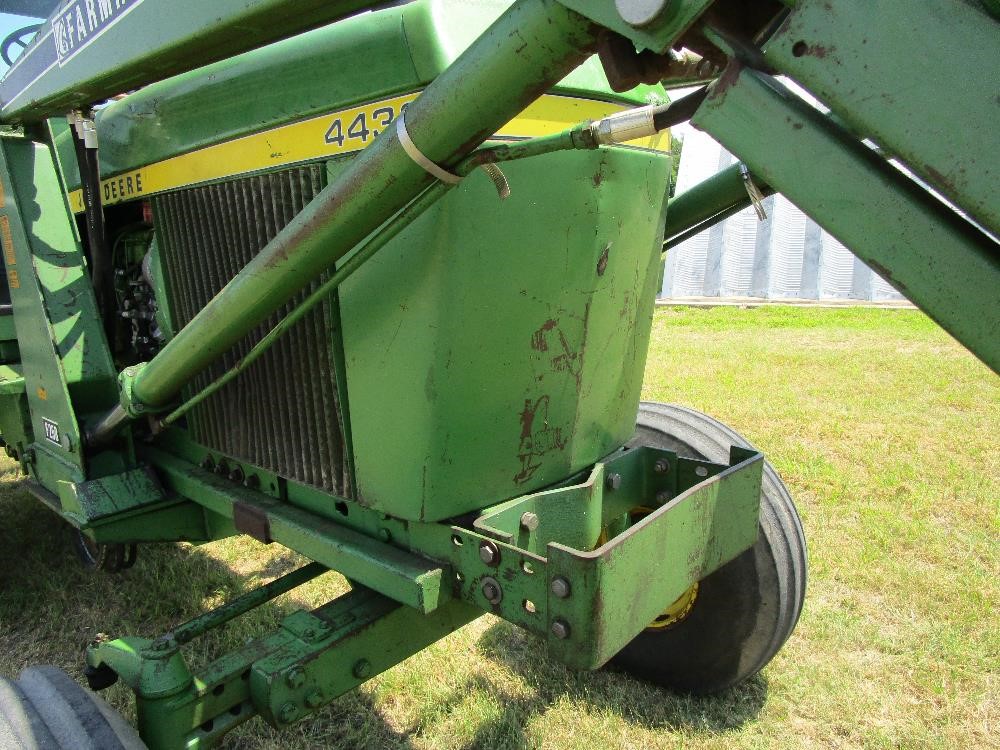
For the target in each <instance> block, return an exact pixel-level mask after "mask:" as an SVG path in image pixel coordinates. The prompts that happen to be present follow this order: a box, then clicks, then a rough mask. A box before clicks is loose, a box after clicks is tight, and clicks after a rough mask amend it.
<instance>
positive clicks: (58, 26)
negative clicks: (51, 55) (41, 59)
mask: <svg viewBox="0 0 1000 750" xmlns="http://www.w3.org/2000/svg"><path fill="white" fill-rule="evenodd" d="M52 33H53V35H54V36H55V38H56V52H58V53H59V56H60V57H62V56H63V55H65V54H66V27H65V25H64V24H63V20H62V19H61V18H55V19H53V20H52Z"/></svg>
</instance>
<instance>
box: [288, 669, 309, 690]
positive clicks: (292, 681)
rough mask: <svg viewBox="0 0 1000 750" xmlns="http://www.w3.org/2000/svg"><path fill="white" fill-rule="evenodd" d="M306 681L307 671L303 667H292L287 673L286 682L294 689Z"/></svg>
mask: <svg viewBox="0 0 1000 750" xmlns="http://www.w3.org/2000/svg"><path fill="white" fill-rule="evenodd" d="M305 681H306V673H305V672H303V671H302V668H301V667H292V668H291V669H289V670H288V672H287V673H286V674H285V683H286V684H287V685H288V687H290V688H291V689H292V690H297V689H298V688H300V687H302V686H303V685H304V684H305Z"/></svg>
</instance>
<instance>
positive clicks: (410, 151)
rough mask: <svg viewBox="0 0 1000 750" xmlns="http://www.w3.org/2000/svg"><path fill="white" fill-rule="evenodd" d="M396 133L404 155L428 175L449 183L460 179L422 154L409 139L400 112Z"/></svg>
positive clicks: (451, 183)
mask: <svg viewBox="0 0 1000 750" xmlns="http://www.w3.org/2000/svg"><path fill="white" fill-rule="evenodd" d="M396 135H397V136H399V143H400V145H402V147H403V150H404V151H405V152H406V155H407V156H409V157H410V158H411V159H413V161H414V162H415V163H416V164H417V166H418V167H420V168H421V169H423V170H424V171H425V172H427V173H428V174H429V175H431V176H432V177H436V178H437V179H439V180H441V182H446V183H448V184H449V185H457V184H458V183H459V182H461V181H462V178H461V177H459V176H458V175H457V174H454V173H452V172H449V171H448V170H447V169H443V168H442V167H440V166H438V165H437V164H435V163H434V162H432V161H431V160H430V159H428V158H427V157H426V156H424V155H423V153H422V152H421V151H420V149H419V148H417V145H416V144H415V143H414V142H413V141H412V140H411V139H410V134H409V133H407V132H406V125H405V124H404V122H403V113H402V112H400V113H399V117H397V118H396Z"/></svg>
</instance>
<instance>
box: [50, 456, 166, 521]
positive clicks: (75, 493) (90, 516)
mask: <svg viewBox="0 0 1000 750" xmlns="http://www.w3.org/2000/svg"><path fill="white" fill-rule="evenodd" d="M58 494H59V499H60V501H61V503H62V510H63V515H64V516H65V517H66V518H67V519H69V520H71V521H72V522H73V523H74V524H75V525H78V526H87V525H89V524H91V523H93V522H95V521H100V520H102V519H106V518H109V517H111V516H116V515H119V514H121V513H125V512H127V511H130V510H133V509H135V508H139V507H142V506H144V505H148V504H154V503H159V502H160V501H162V500H163V499H165V498H166V494H165V493H164V491H163V487H161V486H160V483H159V482H158V481H157V479H156V476H155V475H154V474H152V473H151V472H150V471H149V470H148V469H132V470H131V471H127V472H123V473H121V474H113V475H110V476H106V477H101V478H100V479H91V480H89V481H86V482H79V483H73V482H60V484H59V493H58Z"/></svg>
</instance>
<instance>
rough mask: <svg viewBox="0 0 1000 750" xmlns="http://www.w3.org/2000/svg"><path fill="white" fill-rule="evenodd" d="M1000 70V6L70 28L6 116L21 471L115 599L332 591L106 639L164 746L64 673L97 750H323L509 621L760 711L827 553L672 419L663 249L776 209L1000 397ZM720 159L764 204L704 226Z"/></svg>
mask: <svg viewBox="0 0 1000 750" xmlns="http://www.w3.org/2000/svg"><path fill="white" fill-rule="evenodd" d="M0 6H2V4H0ZM998 42H1000V7H998V5H997V3H996V2H995V0H984V1H983V2H977V1H975V0H962V1H961V2H957V1H956V0H886V1H885V2H881V3H878V4H874V5H873V4H872V3H867V2H862V1H861V0H796V1H795V2H792V1H791V0H786V2H779V1H778V0H755V2H750V3H741V2H730V1H729V0H616V2H614V3H612V2H610V0H515V1H514V2H509V0H495V2H494V1H492V0H491V1H490V2H482V3H479V2H477V3H465V2H459V1H458V0H413V1H412V2H407V3H396V4H392V5H390V6H388V7H384V6H378V7H369V6H368V5H367V4H365V3H361V2H353V1H346V0H344V1H338V2H318V1H317V0H256V1H255V2H246V0H218V1H217V2H213V3H204V2H194V0H177V1H176V2H171V3H166V2H162V1H161V0H94V1H93V2H92V1H91V0H64V1H63V2H61V3H58V4H57V5H56V7H55V9H54V10H53V12H52V14H51V15H50V16H49V18H48V20H47V21H46V22H45V23H44V24H43V25H42V26H41V27H40V30H39V31H38V33H37V34H36V36H35V38H34V41H33V42H32V43H31V45H30V46H28V47H27V49H26V50H25V51H24V52H23V54H22V55H21V56H20V57H19V58H18V59H17V60H16V61H15V64H14V65H13V67H12V68H11V69H10V71H9V72H8V73H7V74H6V76H5V77H4V79H3V80H2V81H0V121H2V122H3V124H4V132H3V133H2V134H0V245H2V255H3V264H4V272H5V276H4V282H5V283H4V285H3V289H0V292H3V293H4V296H3V299H0V438H2V442H3V445H4V446H5V447H6V450H7V453H8V455H10V456H12V457H13V458H14V459H16V460H17V461H18V462H19V464H20V466H21V469H22V471H23V472H24V473H25V474H26V476H27V484H28V487H29V488H30V490H31V492H32V494H33V495H34V496H35V497H37V498H38V499H39V500H40V501H41V502H43V503H44V504H46V505H47V506H48V507H49V508H51V509H52V510H53V511H54V512H56V513H57V514H59V515H60V516H61V517H62V518H64V519H65V520H66V521H67V522H68V523H69V524H71V525H72V526H73V527H74V529H75V533H76V534H77V537H78V545H77V546H78V547H79V550H80V552H81V555H82V557H83V558H84V561H85V562H86V563H87V564H89V565H91V566H92V567H96V568H100V569H104V570H106V571H109V572H113V571H119V570H122V569H123V568H127V567H128V566H129V565H130V564H131V563H132V562H134V560H135V555H136V549H137V545H141V544H145V543H153V542H174V541H181V540H183V541H190V542H195V543H204V542H210V541H213V540H217V539H221V538H224V537H228V536H232V535H236V534H244V535H247V536H250V537H252V538H254V539H256V540H258V541H260V542H263V543H267V544H271V543H277V544H280V545H283V546H285V547H287V548H289V549H291V550H294V551H295V552H298V553H300V554H302V555H304V556H305V557H307V558H309V559H310V560H311V561H312V562H310V563H309V564H307V565H306V566H304V567H303V568H301V569H299V570H297V571H294V572H292V573H290V574H288V575H286V576H284V577H281V578H278V579H276V580H274V581H272V582H270V583H268V584H266V585H264V586H262V587H261V588H259V589H256V590H254V591H251V592H250V593H248V594H246V595H244V596H243V597H240V598H238V599H235V600H233V601H231V602H229V603H227V604H226V605H224V606H222V607H220V608H218V609H216V610H212V611H210V612H207V613H191V614H192V615H194V618H193V619H191V620H189V621H188V622H186V623H184V624H179V625H178V626H177V627H176V628H174V629H173V630H172V631H171V632H169V633H164V634H146V636H145V637H137V636H131V635H127V634H121V635H120V637H116V638H101V639H99V640H97V641H95V642H94V643H92V644H91V645H90V647H89V648H88V650H87V656H86V661H87V668H86V675H87V678H88V681H89V683H90V687H91V688H93V689H95V690H100V689H103V688H105V687H108V686H109V685H111V684H113V683H114V682H116V681H119V680H121V681H122V682H124V683H125V684H127V685H128V686H129V687H130V688H131V689H132V690H133V691H134V692H135V695H136V701H137V719H138V725H137V727H136V728H135V729H133V728H131V727H129V726H128V725H127V724H125V723H124V722H123V721H121V720H120V718H117V717H113V718H110V719H109V718H108V716H109V715H110V710H109V709H108V708H107V707H106V706H105V705H104V704H103V703H102V702H101V701H100V699H99V698H98V697H96V696H95V695H93V694H91V693H89V692H84V691H83V690H82V688H80V687H79V686H75V683H72V682H71V681H69V680H68V679H64V678H65V675H63V676H61V677H60V676H59V675H55V674H53V673H51V672H45V671H43V670H36V671H34V672H32V671H31V670H28V672H26V673H25V675H24V676H22V678H21V681H22V682H25V681H32V680H33V681H34V683H32V684H35V683H39V682H41V683H44V684H45V685H46V686H47V687H46V690H49V691H50V692H52V693H53V694H58V695H62V696H64V698H65V699H66V700H67V701H69V703H70V704H72V705H74V706H76V707H77V708H76V709H75V710H76V711H77V713H78V714H79V716H80V717H81V718H80V726H81V727H85V728H86V729H85V730H80V731H81V732H82V733H81V734H79V736H77V737H75V739H74V740H72V742H71V744H65V745H64V746H66V747H85V746H93V747H115V746H121V747H143V746H146V747H149V748H164V749H165V750H166V749H170V750H173V749H177V748H207V747H211V746H214V745H215V744H217V743H218V742H219V741H220V740H221V738H222V737H223V736H224V735H225V734H226V733H227V732H228V731H230V730H231V729H232V728H233V727H235V726H237V725H238V724H240V723H242V722H244V721H247V720H249V719H251V718H253V717H260V718H262V719H263V720H265V721H267V722H269V723H270V724H272V725H274V726H276V727H283V726H287V725H289V724H291V723H293V722H296V721H298V720H300V719H302V718H303V717H305V716H307V715H308V714H310V713H312V712H314V711H316V710H317V709H319V708H321V707H322V706H324V705H325V704H327V703H329V702H330V701H332V700H334V699H335V698H337V697H338V696H340V695H343V694H344V693H346V692H348V691H350V690H352V689H354V688H355V687H357V686H358V685H359V684H361V683H363V682H364V681H365V680H367V679H369V678H370V677H372V676H373V675H376V674H378V673H380V672H382V671H384V670H386V669H388V668H390V667H392V666H393V665H395V664H397V663H399V662H400V661H402V660H404V659H406V658H407V657H408V656H410V655H412V654H414V653H416V652H417V651H419V650H421V649H422V648H424V647H426V646H428V645H430V644H432V643H434V642H435V641H436V640H438V639H440V638H442V637H443V636H445V635H447V634H448V633H450V632H452V631H453V630H455V629H457V628H459V627H461V626H463V625H464V624H465V623H467V622H469V621H470V620H472V619H474V618H475V617H477V616H478V615H480V614H482V613H484V612H489V613H493V614H495V615H497V616H499V617H502V618H503V619H505V620H508V621H510V622H512V623H514V624H516V625H518V626H520V627H522V628H524V629H525V630H527V631H529V632H531V633H534V634H535V635H537V636H538V637H539V638H541V639H544V640H545V641H546V643H547V647H548V651H549V653H550V654H551V655H552V657H553V658H555V659H559V660H561V661H563V662H564V663H566V664H568V665H570V666H572V667H575V668H579V669H597V668H600V667H602V666H604V665H605V664H607V663H609V662H614V663H615V664H617V665H618V666H619V667H620V668H621V669H624V670H625V671H626V672H629V673H631V674H633V675H634V676H636V677H637V678H640V679H645V680H649V681H652V682H654V683H657V684H660V685H663V686H664V687H667V688H671V689H679V690H685V691H690V692H695V693H707V692H714V691H718V690H722V689H724V688H727V687H729V686H731V685H734V684H736V683H738V682H740V681H742V680H745V679H747V678H749V677H750V676H752V675H754V674H756V673H757V672H758V671H760V670H761V669H762V668H763V667H764V666H765V665H766V664H767V663H768V661H769V660H770V659H771V658H772V657H773V656H774V654H775V653H776V652H777V651H778V649H780V648H781V646H782V645H783V643H784V642H785V641H786V639H787V638H788V637H789V636H790V635H791V632H792V630H793V628H794V626H795V623H796V620H797V618H798V614H799V611H800V610H801V606H802V599H803V596H804V593H805V578H806V569H805V568H806V563H805V540H804V537H803V534H802V528H801V523H800V521H799V519H798V515H797V513H796V511H795V507H794V504H793V503H792V500H791V498H790V497H789V495H788V492H787V490H786V489H785V488H784V485H783V484H782V483H781V480H780V478H779V477H778V475H777V473H776V472H775V471H774V469H773V467H772V466H771V465H770V464H769V463H768V462H766V461H765V460H764V458H763V456H761V454H760V453H759V452H757V451H756V450H755V449H754V448H753V447H752V446H750V445H749V444H748V443H747V442H746V441H745V440H743V439H742V438H741V437H740V436H739V435H737V434H736V433H735V432H733V431H732V430H730V429H729V428H727V427H725V426H724V425H721V424H720V423H718V422H716V421H714V420H712V419H711V418H709V417H707V416H705V415H702V414H699V413H697V412H693V411H691V410H688V409H683V408H681V407H675V406H669V405H663V404H650V403H640V388H641V384H642V375H643V370H644V365H645V358H646V350H647V345H648V341H649V336H650V328H651V320H652V310H653V302H654V298H655V296H656V292H657V290H658V289H659V287H660V280H661V274H662V268H663V261H662V253H663V252H664V251H665V250H666V249H669V248H670V247H672V246H674V245H676V244H677V243H678V242H680V241H681V240H682V239H683V238H685V237H688V236H690V235H691V234H693V233H695V232H697V231H701V230H702V229H705V228H707V227H709V226H711V225H713V224H714V223H716V222H718V221H720V220H722V219H723V218H725V217H726V216H729V215H731V214H732V213H733V212H734V211H736V210H739V209H740V208H743V207H745V206H747V205H750V204H751V203H752V202H756V201H759V199H760V198H761V196H763V195H765V194H768V193H771V192H775V191H779V192H781V193H783V194H784V195H786V196H788V197H789V198H790V199H791V200H792V201H794V202H795V203H796V204H797V205H798V206H799V207H801V208H802V209H803V210H804V211H806V212H807V213H808V214H809V215H810V216H812V217H813V218H814V219H815V220H816V221H817V222H818V223H819V224H820V225H821V226H823V227H824V228H825V229H826V230H828V231H829V232H831V233H832V234H833V235H834V236H835V237H837V238H838V239H839V240H841V241H842V242H844V243H845V244H846V245H847V246H849V247H850V248H851V249H852V251H853V252H854V253H855V254H856V255H857V256H858V257H859V258H861V259H862V260H863V261H864V262H865V263H867V264H868V265H869V266H871V267H872V268H873V269H875V270H877V271H878V272H879V273H880V274H881V275H883V277H884V278H885V279H886V280H887V281H889V282H890V283H892V284H893V285H894V286H895V287H896V288H897V289H899V290H900V291H901V292H902V293H904V294H905V295H906V296H907V297H909V298H910V299H911V300H912V301H913V302H914V303H915V304H917V305H918V306H919V307H920V308H921V309H923V310H925V311H926V312H927V313H928V314H929V315H930V316H931V317H933V318H934V319H935V320H936V321H938V322H939V323H940V324H941V325H942V326H943V327H944V328H945V329H947V330H948V331H949V332H950V333H951V334H952V335H953V336H954V337H955V338H956V339H958V340H959V341H960V342H962V343H963V344H964V345H965V346H966V347H968V348H969V349H970V350H971V351H972V352H973V353H975V354H976V356H978V357H979V358H980V359H982V360H983V361H984V362H985V363H986V364H987V365H989V366H990V367H991V368H992V369H993V370H994V371H998V370H1000V338H998V336H997V331H1000V304H998V303H1000V245H998V242H997V239H996V237H997V235H998V234H1000V200H998V196H997V190H996V185H997V180H998V175H997V174H996V164H995V160H993V159H991V158H990V155H991V154H995V153H998V152H1000V142H998V141H1000V129H998V128H996V126H995V124H996V123H997V122H1000V99H998V98H997V96H996V90H995V82H996V81H997V80H1000V55H998V54H997V51H998V46H1000V45H998ZM959 51H960V53H961V54H958V52H959ZM970 70H974V71H976V74H975V76H974V77H972V78H970V76H969V75H968V71H970ZM914 81H919V82H920V85H919V86H914V85H913V82H914ZM790 82H794V84H796V86H797V87H799V88H800V89H804V90H805V91H807V92H809V93H810V94H811V95H812V96H813V97H815V99H816V100H818V102H819V103H820V104H821V105H822V106H821V107H815V106H813V105H811V104H809V103H807V102H806V101H805V99H804V98H803V97H802V96H800V95H799V94H797V93H795V91H797V90H799V88H796V87H793V86H791V84H790ZM681 87H694V92H693V93H689V94H687V95H685V96H681V97H676V98H675V99H674V100H673V101H671V96H670V93H669V92H670V91H671V90H673V89H677V88H681ZM687 121H690V122H691V123H692V124H693V125H694V126H695V127H697V128H700V129H703V130H705V131H706V132H708V133H709V134H711V135H712V136H713V137H715V138H716V139H717V140H718V141H720V142H721V143H722V144H723V145H724V146H725V147H726V148H727V149H729V150H730V151H732V152H733V153H734V154H736V155H737V157H738V158H739V159H740V160H741V165H740V166H738V167H734V168H733V169H730V170H726V171H724V172H722V173H720V174H719V175H717V176H715V177H713V178H711V179H709V180H707V181H705V182H704V183H702V184H700V185H698V186H696V187H694V188H693V189H691V190H690V191H688V192H687V193H684V194H682V195H678V196H676V197H675V198H672V199H670V200H669V201H668V192H669V190H668V188H669V182H670V175H671V168H672V157H671V150H670V135H669V129H670V128H671V127H672V126H675V125H678V124H680V123H683V122H687ZM984 155H986V156H984ZM328 570H334V571H338V572H339V573H341V574H343V575H344V576H346V577H347V578H348V579H349V580H350V582H351V584H352V589H351V591H350V592H349V593H348V594H346V595H343V596H340V597H338V598H335V599H333V600H331V601H330V602H329V603H327V604H325V605H323V606H321V607H319V608H318V609H316V610H313V611H311V612H305V611H298V612H295V613H293V614H291V615H289V616H288V617H286V618H285V619H284V620H283V621H282V622H281V624H280V626H279V627H277V628H275V629H274V630H273V631H272V632H269V633H265V634H264V635H262V636H261V637H260V638H259V639H257V640H256V641H254V642H252V643H250V644H248V645H247V646H246V647H244V648H242V649H239V650H237V651H232V652H229V653H223V654H220V655H219V656H218V659H217V660H216V661H214V662H212V663H211V664H209V665H208V666H207V667H204V668H202V669H199V670H193V669H191V668H190V667H189V665H188V663H187V662H186V661H185V658H184V646H185V645H186V644H188V643H190V642H191V641H192V640H193V639H195V638H197V637H199V636H201V635H203V634H205V633H207V632H209V631H211V630H213V629H215V628H218V627H221V626H222V625H224V624H225V623H226V622H228V621H230V620H232V619H234V618H236V617H239V616H241V615H243V614H245V613H247V612H249V611H250V610H252V609H254V608H256V607H259V606H263V605H265V604H266V603H267V602H268V601H270V600H271V599H273V598H275V597H276V596H279V595H281V594H283V593H285V592H287V591H289V590H291V589H293V588H294V587H296V586H299V585H301V584H302V583H304V582H306V581H308V580H311V579H313V578H316V577H317V576H319V575H321V574H323V573H325V572H326V571H328ZM114 626H115V624H114V623H109V624H108V628H107V629H109V630H110V629H112V628H113V627H114ZM0 686H2V681H0ZM74 691H77V692H74ZM0 695H4V696H8V697H5V698H2V699H0V709H3V710H0V722H3V721H5V719H3V717H4V716H8V717H9V716H12V715H14V713H12V709H11V707H10V706H6V704H4V701H7V702H11V701H13V702H15V703H16V702H17V701H18V700H19V699H18V695H23V691H21V692H19V691H17V690H13V691H12V690H7V691H5V692H0ZM14 708H18V709H19V710H20V711H21V712H22V714H23V715H25V716H28V717H29V718H30V717H35V718H37V719H38V721H35V720H34V719H32V721H34V724H32V726H36V725H37V726H40V725H41V724H46V723H48V725H49V726H51V725H52V724H51V717H49V716H47V715H46V714H45V712H46V710H47V709H46V708H45V707H44V705H39V704H37V702H36V704H32V705H29V704H24V705H21V704H18V705H17V706H14ZM36 714H37V715H38V716H37V717H36ZM101 717H103V718H101ZM39 722H41V724H39ZM29 723H30V722H29ZM24 726H27V725H24ZM24 726H21V728H20V729H19V728H18V726H15V725H13V724H9V725H3V724H0V730H3V729H5V728H6V731H7V732H8V735H4V736H12V737H15V738H18V737H19V738H20V741H21V742H22V744H24V746H32V747H33V745H30V744H29V741H28V740H29V739H30V737H29V738H28V739H26V737H28V735H27V734H25V733H26V732H27V730H25V729H24ZM19 732H20V734H19ZM0 735H2V733H0ZM84 735H86V736H84ZM60 741H62V740H60ZM53 742H55V740H53ZM87 743H90V744H89V745H88V744H87ZM116 743H117V744H116Z"/></svg>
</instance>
